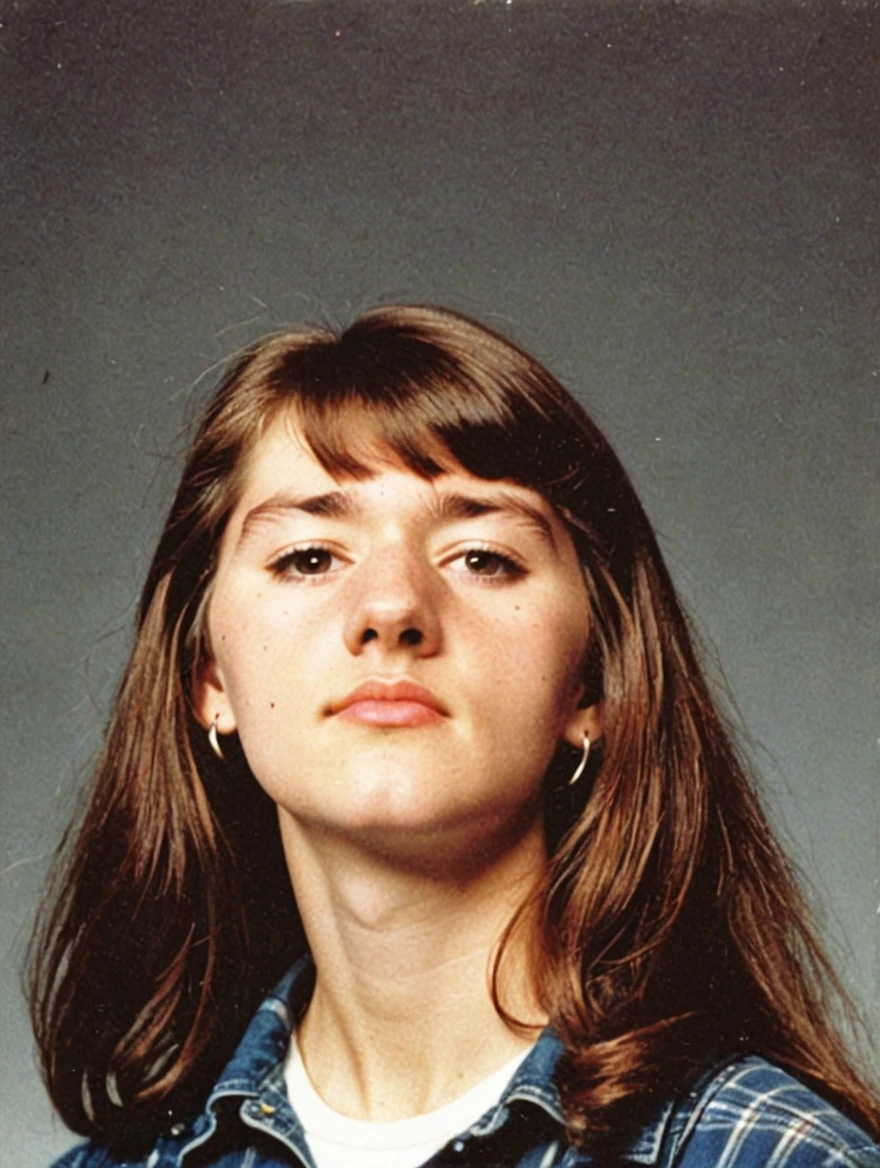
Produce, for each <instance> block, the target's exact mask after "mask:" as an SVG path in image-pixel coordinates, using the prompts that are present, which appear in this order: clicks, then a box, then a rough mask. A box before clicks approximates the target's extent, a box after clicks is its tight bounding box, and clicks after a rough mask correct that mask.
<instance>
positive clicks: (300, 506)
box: [239, 490, 556, 548]
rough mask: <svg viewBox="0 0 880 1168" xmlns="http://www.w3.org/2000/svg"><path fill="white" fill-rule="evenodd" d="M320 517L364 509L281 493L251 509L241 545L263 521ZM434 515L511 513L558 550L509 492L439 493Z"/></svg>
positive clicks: (544, 523)
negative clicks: (290, 515) (295, 513)
mask: <svg viewBox="0 0 880 1168" xmlns="http://www.w3.org/2000/svg"><path fill="white" fill-rule="evenodd" d="M291 511H299V512H302V513H303V514H305V515H319V516H322V517H323V518H326V519H355V518H357V517H358V516H360V515H361V514H363V508H362V507H361V506H360V504H359V503H358V502H357V500H356V499H355V498H353V497H352V495H351V494H350V493H349V492H348V491H327V492H326V493H324V494H319V495H302V496H300V495H291V494H287V493H285V492H280V493H278V494H276V495H272V496H271V498H269V499H266V500H265V502H263V503H259V504H257V506H256V507H252V508H251V509H250V511H248V513H247V515H246V516H245V517H244V521H243V522H242V525H241V534H240V536H239V544H241V543H243V542H245V540H247V539H248V538H249V537H250V536H251V535H252V533H253V531H254V529H255V528H256V527H258V526H259V524H260V523H261V522H263V521H264V520H267V519H268V520H272V519H277V518H280V517H282V516H284V515H285V514H287V513H288V512H291ZM431 511H432V514H433V516H434V517H435V518H436V519H438V520H440V521H441V522H443V521H449V522H451V521H454V520H457V519H479V518H480V517H481V516H483V515H498V514H505V513H507V514H510V515H514V516H516V517H517V518H519V519H522V520H525V522H526V523H528V524H529V525H530V526H531V527H533V528H535V529H536V531H537V532H538V534H539V535H540V536H541V537H542V538H543V539H545V540H546V541H547V542H548V543H549V544H550V545H551V547H553V548H555V547H556V539H555V536H554V533H553V527H552V525H551V523H550V520H549V519H548V517H547V516H546V515H545V514H544V512H543V511H541V510H540V508H538V507H535V506H533V505H532V504H531V503H529V502H527V501H526V500H525V499H521V498H520V497H519V496H518V495H515V494H513V493H512V492H510V491H505V490H498V491H493V492H492V493H491V494H488V495H466V494H462V493H461V492H458V491H443V492H439V493H438V495H437V497H436V499H435V501H434V503H433V504H432V506H431Z"/></svg>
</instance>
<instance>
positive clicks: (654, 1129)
mask: <svg viewBox="0 0 880 1168" xmlns="http://www.w3.org/2000/svg"><path fill="white" fill-rule="evenodd" d="M312 974H313V966H312V961H311V958H310V957H309V956H306V957H303V958H301V959H300V960H298V961H297V962H296V963H295V964H294V966H293V967H292V968H291V969H290V971H289V972H288V973H287V974H286V976H285V977H284V978H283V979H282V980H281V982H279V984H278V985H277V986H276V987H275V989H274V990H273V991H272V993H271V994H269V996H268V997H267V998H266V999H265V1001H264V1002H263V1003H262V1005H261V1006H260V1008H259V1010H258V1011H257V1013H256V1014H255V1015H254V1017H253V1019H252V1021H251V1023H250V1025H249V1026H248V1028H247V1030H246V1031H245V1034H244V1037H243V1038H242V1040H241V1042H240V1043H239V1045H238V1048H237V1050H236V1051H235V1054H234V1055H233V1056H232V1058H231V1059H230V1061H229V1063H228V1064H227V1065H226V1068H225V1069H224V1071H223V1073H222V1074H221V1076H220V1078H219V1079H218V1080H217V1083H216V1085H215V1086H214V1089H213V1090H212V1092H211V1094H210V1096H209V1097H208V1101H207V1104H206V1106H205V1110H204V1112H203V1113H202V1114H201V1115H200V1116H199V1118H198V1119H197V1120H196V1121H195V1123H194V1124H193V1125H192V1126H191V1127H189V1128H188V1130H186V1131H185V1132H180V1135H182V1136H183V1137H184V1139H185V1141H186V1142H185V1143H184V1146H183V1147H182V1148H181V1153H180V1155H181V1161H182V1160H183V1157H184V1156H185V1155H186V1154H187V1153H188V1152H189V1151H191V1150H193V1149H194V1148H196V1147H199V1146H201V1145H203V1144H205V1143H206V1142H208V1141H209V1140H210V1139H211V1137H212V1135H213V1134H214V1132H215V1130H216V1128H217V1111H218V1108H219V1106H221V1105H222V1101H223V1100H230V1101H231V1100H235V1099H238V1100H240V1101H241V1103H240V1109H241V1114H242V1117H243V1118H246V1119H247V1120H248V1121H249V1122H251V1124H252V1126H261V1127H263V1128H264V1129H265V1130H267V1131H268V1132H271V1134H273V1135H274V1136H276V1137H277V1138H279V1139H281V1140H282V1141H283V1142H284V1143H285V1144H287V1146H288V1147H289V1148H291V1150H293V1151H294V1152H295V1153H296V1154H297V1155H298V1157H299V1158H300V1160H302V1162H303V1164H305V1165H309V1164H310V1163H311V1158H310V1156H309V1153H308V1151H307V1150H305V1149H306V1144H305V1137H304V1134H303V1131H302V1128H301V1126H300V1124H299V1120H298V1119H297V1117H296V1115H295V1113H294V1112H293V1110H292V1108H291V1106H290V1103H289V1101H288V1099H287V1092H286V1088H285V1085H284V1078H283V1064H284V1059H285V1056H286V1054H287V1048H288V1045H289V1042H290V1034H291V1031H292V1029H293V1026H294V1022H295V1019H296V1018H298V1017H299V1016H300V1014H301V1013H302V1011H303V1010H304V1008H305V1006H306V1004H307V1002H308V998H309V996H310V994H311V991H312V985H313V976H312ZM562 1051H563V1045H562V1042H561V1041H560V1039H559V1038H558V1037H557V1036H556V1034H555V1033H554V1032H553V1030H552V1029H551V1028H550V1027H547V1028H546V1029H545V1030H544V1031H542V1033H541V1034H540V1036H539V1038H538V1041H537V1042H536V1043H535V1046H534V1047H533V1048H532V1050H531V1051H530V1052H529V1054H528V1056H527V1057H526V1058H525V1060H524V1061H523V1062H522V1064H521V1065H520V1067H519V1069H518V1070H517V1072H516V1074H515V1075H514V1076H513V1078H512V1079H511V1081H510V1083H509V1084H508V1086H507V1088H506V1089H505V1091H504V1094H503V1095H502V1097H501V1099H500V1100H499V1102H498V1103H497V1104H495V1106H493V1107H492V1108H490V1110H489V1111H487V1112H486V1114H485V1115H484V1116H483V1117H482V1118H481V1119H479V1120H478V1121H477V1122H476V1123H475V1124H474V1125H473V1127H472V1128H471V1129H470V1131H469V1133H468V1134H472V1135H475V1136H486V1135H490V1134H492V1133H494V1132H496V1131H498V1130H499V1129H500V1128H501V1127H502V1126H503V1124H504V1123H505V1122H506V1120H507V1118H508V1116H509V1114H510V1105H511V1104H513V1103H515V1102H522V1103H529V1104H533V1105H535V1106H537V1107H540V1108H542V1109H543V1110H544V1111H545V1112H546V1113H547V1114H548V1115H549V1116H550V1118H551V1119H552V1120H554V1121H555V1122H556V1123H557V1124H558V1125H559V1127H560V1136H562V1135H563V1133H564V1129H565V1117H564V1113H563V1109H562V1102H561V1099H560V1095H559V1089H558V1087H557V1085H556V1081H555V1071H556V1064H557V1062H558V1060H559V1057H560V1055H561V1054H562ZM673 1112H674V1103H673V1102H669V1103H668V1104H667V1105H665V1106H664V1107H663V1108H662V1110H661V1111H660V1112H659V1113H658V1114H657V1115H656V1116H655V1117H654V1118H653V1119H652V1120H651V1121H650V1122H649V1123H647V1124H646V1125H645V1126H644V1127H643V1128H642V1130H641V1131H640V1132H639V1133H638V1134H637V1135H636V1137H635V1138H634V1139H633V1140H632V1141H630V1143H629V1145H628V1146H627V1147H626V1148H625V1149H624V1150H623V1151H622V1154H621V1159H622V1160H625V1161H630V1162H633V1163H637V1164H645V1165H654V1164H656V1163H657V1162H658V1159H659V1158H660V1154H661V1148H662V1144H663V1140H664V1137H665V1135H666V1132H667V1127H668V1125H669V1121H670V1118H671V1116H672V1114H673ZM581 1162H585V1161H581Z"/></svg>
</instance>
